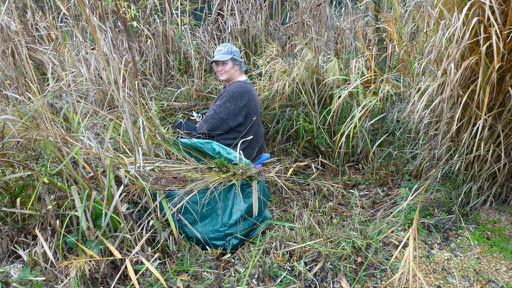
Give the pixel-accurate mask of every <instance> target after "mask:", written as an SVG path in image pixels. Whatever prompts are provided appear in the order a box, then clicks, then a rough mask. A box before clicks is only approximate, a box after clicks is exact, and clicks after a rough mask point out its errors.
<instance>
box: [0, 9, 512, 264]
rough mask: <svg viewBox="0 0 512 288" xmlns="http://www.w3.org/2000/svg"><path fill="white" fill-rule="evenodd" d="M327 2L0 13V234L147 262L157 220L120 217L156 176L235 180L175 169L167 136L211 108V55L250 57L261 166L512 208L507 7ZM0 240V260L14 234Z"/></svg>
mask: <svg viewBox="0 0 512 288" xmlns="http://www.w3.org/2000/svg"><path fill="white" fill-rule="evenodd" d="M338 2H340V1H334V2H332V1H320V0H318V1H317V0H314V1H281V0H276V1H241V0H240V1H239V0H214V1H173V0H167V1H138V2H137V1H132V2H127V1H87V0H79V1H68V2H66V1H50V0H46V1H32V0H27V1H13V0H9V1H7V2H6V3H5V4H3V5H2V7H0V8H1V10H0V32H1V33H0V44H1V46H0V50H1V53H0V91H1V98H0V99H1V100H0V101H1V105H0V114H1V115H0V160H1V162H0V163H1V164H0V177H1V178H0V181H1V185H2V192H1V194H0V201H1V202H0V207H7V208H6V209H7V210H5V209H4V210H2V214H1V215H0V221H2V223H9V222H12V220H13V219H14V218H15V217H20V218H19V223H22V222H23V223H27V224H26V225H34V224H29V223H33V221H36V222H37V226H40V225H46V226H48V227H51V228H52V229H51V230H50V231H49V232H48V233H49V234H48V235H45V236H44V237H43V236H41V238H40V239H39V240H38V241H39V242H38V243H39V244H38V245H43V246H44V245H45V244H44V240H43V239H47V240H46V241H50V242H52V244H55V243H56V242H58V241H60V242H59V243H61V242H62V241H63V239H67V238H66V237H68V238H73V237H74V238H73V239H80V240H79V243H89V242H87V241H97V239H98V237H97V233H99V235H105V234H104V232H105V231H106V230H109V231H111V232H114V231H120V233H124V234H125V235H132V236H131V237H129V239H125V238H123V237H122V236H119V238H116V239H112V240H113V241H116V245H119V243H121V242H123V243H126V242H129V243H130V245H132V248H131V249H134V252H133V253H132V254H136V253H137V251H138V249H139V248H140V247H139V248H136V249H135V247H138V244H140V243H141V245H140V246H141V247H143V248H142V249H143V250H144V249H145V250H144V251H145V252H148V251H150V250H151V249H149V248H148V247H146V245H145V244H144V241H145V239H146V237H145V236H146V235H149V233H150V232H152V231H154V230H156V231H160V232H161V231H162V230H161V229H162V228H161V227H160V224H155V223H163V220H162V219H158V217H159V216H158V215H157V214H156V213H155V214H154V215H153V214H152V215H149V216H148V215H146V216H144V217H147V219H149V218H151V219H153V218H154V219H157V220H155V221H154V222H144V225H141V223H140V222H139V223H137V222H133V221H131V220H132V219H131V218H130V217H131V216H130V215H133V214H134V213H135V212H138V211H142V207H145V208H147V207H151V206H152V203H150V201H149V197H147V196H148V195H147V193H148V192H147V191H148V190H147V189H145V188H147V187H149V186H151V185H152V184H154V183H155V181H154V180H155V178H154V177H155V176H154V175H152V174H151V172H152V171H153V172H154V171H155V170H154V169H160V170H157V171H158V174H159V175H163V174H162V173H164V172H165V173H167V174H165V175H166V179H167V180H168V181H167V182H165V181H164V182H165V183H163V184H162V182H161V181H160V182H158V181H157V182H158V183H160V184H162V185H163V186H164V187H163V188H169V187H170V186H172V185H178V184H176V183H178V182H179V184H183V185H188V184H190V183H196V184H195V185H196V187H200V186H201V185H203V186H204V185H208V183H211V182H209V181H222V180H225V179H228V178H229V177H232V176H233V175H234V174H230V173H226V174H225V175H224V176H223V177H224V178H223V177H220V178H219V177H218V174H215V173H213V172H211V171H210V170H208V169H206V168H205V167H203V166H201V165H198V164H195V163H194V164H191V163H188V162H186V161H187V160H185V159H183V158H182V157H181V156H180V154H179V153H177V152H176V151H175V149H174V148H173V146H172V139H173V133H172V131H170V129H169V126H170V123H172V121H173V120H174V119H176V118H179V117H188V114H187V113H188V112H191V111H192V110H197V109H202V108H206V107H207V106H208V103H209V102H210V101H211V100H212V99H213V98H212V97H214V96H215V95H216V93H217V91H218V88H219V83H218V82H217V81H216V79H215V77H214V75H213V73H212V71H211V70H210V67H209V64H208V59H209V58H210V57H211V55H212V51H213V50H214V48H215V47H216V46H217V45H218V44H220V43H222V42H232V43H234V44H236V45H238V46H239V47H240V48H241V49H242V51H243V53H244V57H245V58H246V59H247V61H248V66H249V71H248V72H249V76H250V78H251V79H252V80H253V82H254V83H255V85H256V88H257V91H258V92H259V95H260V98H261V101H262V105H263V117H264V122H265V128H266V132H267V135H268V137H267V146H268V147H269V150H270V151H271V152H272V153H273V154H274V155H275V156H282V157H286V158H290V159H292V160H293V161H295V160H300V159H304V158H315V159H320V161H319V163H322V164H320V165H321V166H322V165H324V166H325V168H329V167H336V168H337V169H343V167H344V166H345V165H347V164H351V163H361V164H364V166H366V167H369V169H370V168H371V169H373V171H374V172H375V171H384V172H383V173H389V174H393V175H399V174H402V175H413V176H414V177H416V178H420V177H422V176H427V175H428V176H430V177H433V178H431V179H436V180H438V181H441V182H443V181H444V182H450V183H452V184H454V185H453V187H457V188H456V189H454V192H453V197H454V198H455V199H458V200H459V201H460V203H461V204H463V205H462V207H472V206H473V205H483V204H489V203H495V202H510V201H511V197H510V188H511V184H512V183H511V180H510V179H512V168H511V167H510V162H511V160H512V159H511V157H512V152H511V147H512V145H511V144H512V120H511V119H512V90H511V87H512V85H511V81H512V80H511V72H512V71H511V65H512V59H511V57H512V56H511V53H512V41H511V40H510V39H511V37H512V5H511V3H510V1H507V0H497V1H432V2H428V1H427V2H425V1H388V2H386V3H383V2H381V1H373V2H369V1H363V2H359V1H347V2H343V3H338ZM162 171H163V172H162ZM191 171H192V172H191ZM182 175H187V176H186V177H181V176H182ZM238 175H240V174H238ZM164 178H165V177H164ZM199 180H201V181H199ZM180 181H181V182H183V183H181V182H180ZM197 183H199V184H197ZM178 186H179V185H178ZM134 207H135V208H134ZM153 208H154V207H153ZM128 209H131V210H130V213H126V211H128ZM15 211H18V212H19V211H25V212H23V213H24V214H19V213H18V214H13V212H15ZM35 213H43V214H44V215H46V216H45V217H39V218H38V219H37V220H36V218H35V216H34V215H33V214H35ZM15 215H23V218H24V219H21V216H15ZM38 221H39V222H38ZM21 226H23V225H21ZM5 227H6V228H2V229H4V230H3V231H1V233H2V235H6V236H7V237H0V238H2V239H4V240H2V241H4V242H3V243H2V249H4V250H2V251H4V253H7V250H5V249H8V247H10V245H11V244H12V243H11V241H13V239H14V238H15V236H13V235H11V234H12V233H16V231H18V230H19V229H20V228H18V230H16V229H14V230H13V229H11V228H12V227H11V228H9V227H10V226H9V225H6V226H5ZM77 231H80V232H77ZM141 231H142V232H143V233H140V232H141ZM146 232H147V233H146ZM166 237H170V236H168V235H165V236H162V235H161V234H159V236H158V237H157V240H156V241H160V243H163V242H164V241H170V242H172V241H173V240H172V239H171V238H166ZM84 245H85V244H84ZM87 245H89V244H87ZM130 245H125V246H126V247H128V246H130ZM91 247H92V246H91ZM115 247H117V248H118V249H119V246H115ZM68 248H69V247H68ZM59 249H64V250H66V247H65V246H63V245H60V246H59ZM114 249H115V248H114ZM43 251H44V250H43ZM73 251H74V250H73ZM73 251H72V249H71V248H69V249H68V250H66V251H64V252H66V253H74V252H73ZM66 253H59V255H58V256H55V257H57V258H58V259H54V258H51V257H50V258H51V260H52V261H57V262H59V261H64V259H66V256H65V255H66ZM93 254H94V253H93ZM35 257H36V258H37V259H40V260H41V261H42V260H43V259H46V258H45V257H47V255H46V256H43V255H35ZM141 257H142V256H141ZM127 263H128V262H127ZM84 265H85V264H84ZM128 266H129V264H128Z"/></svg>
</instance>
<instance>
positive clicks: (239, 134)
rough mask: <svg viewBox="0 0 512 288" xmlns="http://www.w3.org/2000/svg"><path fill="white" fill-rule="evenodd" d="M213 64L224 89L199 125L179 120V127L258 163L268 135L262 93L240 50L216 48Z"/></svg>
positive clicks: (211, 62)
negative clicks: (250, 78)
mask: <svg viewBox="0 0 512 288" xmlns="http://www.w3.org/2000/svg"><path fill="white" fill-rule="evenodd" d="M210 64H211V65H212V67H213V69H214V70H215V73H216V74H217V77H218V78H219V80H221V81H223V82H224V84H223V87H222V90H221V91H220V93H219V95H218V96H217V98H215V100H214V101H213V102H212V104H211V105H210V109H209V110H208V113H207V114H206V115H205V116H204V117H203V118H202V119H201V120H200V121H199V123H198V124H197V126H196V125H194V124H192V123H190V122H187V121H179V122H177V123H176V124H175V127H176V128H177V129H179V130H181V131H184V132H185V133H186V134H187V135H189V136H192V137H197V138H204V139H209V140H213V141H216V142H218V143H220V144H223V145H224V146H227V147H229V148H231V149H233V150H235V151H237V152H241V153H242V155H243V156H244V157H245V158H246V159H248V160H251V161H254V160H256V159H258V157H259V156H261V154H263V150H264V148H265V144H264V137H265V133H264V131H263V125H262V122H261V116H260V109H261V108H260V101H259V99H258V94H257V93H256V91H255V90H254V86H253V85H252V83H251V81H249V79H248V78H247V75H245V63H244V60H243V59H242V58H241V56H240V50H239V49H238V48H236V47H235V46H233V45H231V44H229V43H223V44H221V45H219V47H217V49H215V53H214V57H213V59H211V61H210Z"/></svg>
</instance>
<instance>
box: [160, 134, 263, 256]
mask: <svg viewBox="0 0 512 288" xmlns="http://www.w3.org/2000/svg"><path fill="white" fill-rule="evenodd" d="M179 141H180V143H181V144H183V145H184V146H185V147H186V148H187V149H188V150H189V151H188V153H187V154H189V155H191V156H192V155H194V156H192V157H194V158H196V159H197V155H198V154H197V153H190V152H192V151H190V150H195V151H193V152H200V153H206V154H207V155H209V156H210V157H211V158H224V159H226V161H227V162H229V163H231V164H236V163H243V165H252V163H251V162H250V161H248V160H247V159H244V158H243V157H238V156H237V154H236V152H235V151H233V150H231V149H229V148H227V147H225V146H223V145H222V144H219V143H217V142H214V141H210V140H201V139H180V140H179ZM254 184H257V193H258V194H257V203H258V204H257V207H254V205H253V183H252V182H249V181H238V182H233V183H224V184H223V185H220V186H213V187H210V188H206V189H202V190H199V191H197V192H195V193H192V192H190V194H188V193H183V192H182V191H171V192H166V193H164V199H166V201H167V203H168V204H169V206H170V208H171V210H173V207H176V206H175V205H178V204H179V203H183V204H182V205H181V206H180V207H179V208H178V209H177V210H176V212H175V213H174V214H173V215H172V216H173V219H174V220H175V224H176V226H177V228H178V230H179V231H180V232H181V233H183V235H185V236H186V237H187V238H189V239H191V240H193V241H194V242H195V243H196V244H197V245H199V246H201V247H203V248H213V249H222V250H227V251H229V250H235V249H238V248H239V247H240V246H242V245H243V244H244V243H245V242H246V241H247V240H249V239H251V238H253V237H254V236H256V235H257V234H258V232H259V231H261V230H262V229H264V228H265V226H266V225H267V222H268V221H267V220H270V219H271V218H272V216H271V215H270V213H269V211H268V209H267V204H268V201H269V200H270V193H269V190H268V188H267V186H266V184H265V181H264V180H262V179H260V180H257V183H254ZM183 201H185V202H183ZM159 208H160V211H161V212H162V213H164V209H163V206H162V203H160V206H159ZM255 208H256V209H255ZM255 212H256V215H254V214H255Z"/></svg>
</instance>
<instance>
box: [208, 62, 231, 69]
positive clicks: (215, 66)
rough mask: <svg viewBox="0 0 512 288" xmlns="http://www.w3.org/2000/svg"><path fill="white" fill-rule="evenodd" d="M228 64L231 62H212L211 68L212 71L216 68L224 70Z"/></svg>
mask: <svg viewBox="0 0 512 288" xmlns="http://www.w3.org/2000/svg"><path fill="white" fill-rule="evenodd" d="M229 62H231V61H215V62H212V68H213V69H216V68H218V67H222V68H226V67H228V65H229Z"/></svg>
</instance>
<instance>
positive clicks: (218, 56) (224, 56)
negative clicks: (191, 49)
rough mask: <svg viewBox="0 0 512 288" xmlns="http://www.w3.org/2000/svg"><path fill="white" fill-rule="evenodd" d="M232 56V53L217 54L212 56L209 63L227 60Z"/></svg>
mask: <svg viewBox="0 0 512 288" xmlns="http://www.w3.org/2000/svg"><path fill="white" fill-rule="evenodd" d="M231 58H233V55H217V56H215V57H213V59H212V60H210V64H212V63H213V62H216V61H227V60H229V59H231Z"/></svg>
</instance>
